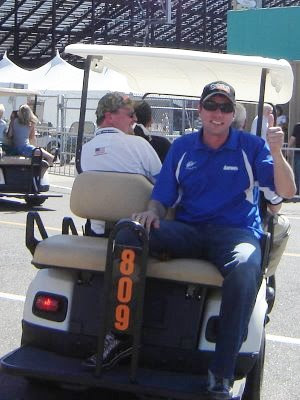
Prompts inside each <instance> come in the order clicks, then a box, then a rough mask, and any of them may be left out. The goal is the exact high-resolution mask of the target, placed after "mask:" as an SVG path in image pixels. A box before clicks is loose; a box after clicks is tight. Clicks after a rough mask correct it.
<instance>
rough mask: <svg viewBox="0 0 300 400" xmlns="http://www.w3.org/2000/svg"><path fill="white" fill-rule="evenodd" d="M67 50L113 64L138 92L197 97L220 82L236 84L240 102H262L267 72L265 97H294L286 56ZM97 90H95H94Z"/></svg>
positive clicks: (98, 64) (97, 63)
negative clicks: (262, 86) (261, 83)
mask: <svg viewBox="0 0 300 400" xmlns="http://www.w3.org/2000/svg"><path fill="white" fill-rule="evenodd" d="M65 52H66V53H70V54H73V55H77V56H81V57H84V58H86V57H88V56H91V57H92V64H91V68H92V69H93V70H98V71H99V72H101V71H102V70H103V67H108V68H111V69H113V70H115V71H118V72H120V73H122V74H123V75H124V76H126V78H127V80H128V84H129V86H130V87H131V88H132V91H133V92H134V93H138V94H145V93H164V94H174V95H182V96H196V97H199V95H200V94H201V92H202V89H203V87H204V85H206V84H207V83H209V82H213V81H216V80H222V81H225V82H228V83H230V84H231V85H232V86H233V87H234V88H235V90H236V98H237V100H241V101H242V100H243V101H249V102H252V101H253V102H257V101H258V99H259V94H260V82H261V73H262V70H263V69H266V70H267V76H266V86H265V97H264V99H265V101H266V102H269V103H273V104H284V103H287V102H288V101H289V100H290V99H291V97H292V91H293V72H292V68H291V66H290V64H289V63H288V62H287V61H286V60H275V59H271V58H263V57H254V56H240V55H231V54H218V53H208V52H200V51H191V50H178V49H167V48H150V47H131V46H112V45H93V44H81V43H78V44H71V45H69V46H67V47H66V48H65ZM91 89H92V88H91Z"/></svg>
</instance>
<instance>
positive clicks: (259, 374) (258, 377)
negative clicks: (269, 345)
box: [242, 329, 266, 400]
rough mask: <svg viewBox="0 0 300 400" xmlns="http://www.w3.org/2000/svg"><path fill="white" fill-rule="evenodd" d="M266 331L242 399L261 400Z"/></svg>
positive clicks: (248, 376) (247, 379)
mask: <svg viewBox="0 0 300 400" xmlns="http://www.w3.org/2000/svg"><path fill="white" fill-rule="evenodd" d="M265 349H266V332H265V329H264V331H263V336H262V339H261V346H260V351H259V355H258V358H257V360H256V362H255V364H254V366H253V368H252V369H251V371H250V372H249V374H248V375H247V377H246V385H245V390H244V394H243V397H242V400H260V395H261V389H262V383H263V377H264V363H265Z"/></svg>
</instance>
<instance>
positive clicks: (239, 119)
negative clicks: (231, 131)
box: [231, 103, 247, 130]
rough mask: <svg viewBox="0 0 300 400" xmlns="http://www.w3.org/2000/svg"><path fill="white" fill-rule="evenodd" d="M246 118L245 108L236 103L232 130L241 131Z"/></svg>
mask: <svg viewBox="0 0 300 400" xmlns="http://www.w3.org/2000/svg"><path fill="white" fill-rule="evenodd" d="M246 118H247V112H246V108H245V107H244V106H243V104H241V103H236V105H235V113H234V120H233V122H232V124H231V126H232V128H235V129H239V130H242V129H244V128H245V124H246Z"/></svg>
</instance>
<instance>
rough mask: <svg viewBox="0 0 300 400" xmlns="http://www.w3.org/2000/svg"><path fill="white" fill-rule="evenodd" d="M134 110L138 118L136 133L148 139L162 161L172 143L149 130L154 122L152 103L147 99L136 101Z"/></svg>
mask: <svg viewBox="0 0 300 400" xmlns="http://www.w3.org/2000/svg"><path fill="white" fill-rule="evenodd" d="M134 111H135V115H136V120H137V121H136V124H135V127H134V134H135V135H136V136H141V137H142V138H144V139H146V140H147V141H148V142H149V143H150V144H151V146H152V147H153V148H154V150H155V151H156V153H157V154H158V157H159V158H160V161H161V162H163V161H164V159H165V157H166V155H167V153H168V151H169V148H170V146H171V143H170V142H169V140H168V139H167V138H165V137H163V136H158V135H153V134H152V133H151V132H150V131H149V129H150V127H151V124H152V110H151V107H150V105H149V104H148V103H147V102H146V101H145V100H141V101H136V102H135V103H134Z"/></svg>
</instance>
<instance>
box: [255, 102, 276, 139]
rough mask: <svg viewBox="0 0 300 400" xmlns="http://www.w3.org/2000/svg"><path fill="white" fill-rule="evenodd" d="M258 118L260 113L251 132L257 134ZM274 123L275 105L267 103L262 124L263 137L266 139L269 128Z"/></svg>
mask: <svg viewBox="0 0 300 400" xmlns="http://www.w3.org/2000/svg"><path fill="white" fill-rule="evenodd" d="M257 120H258V115H257V116H256V117H255V118H254V120H253V122H252V125H251V133H253V134H254V135H256V128H257ZM273 125H274V115H273V107H272V106H271V105H270V104H268V103H265V104H264V107H263V118H262V124H261V137H262V138H263V139H264V140H266V135H267V130H268V128H269V126H273Z"/></svg>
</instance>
